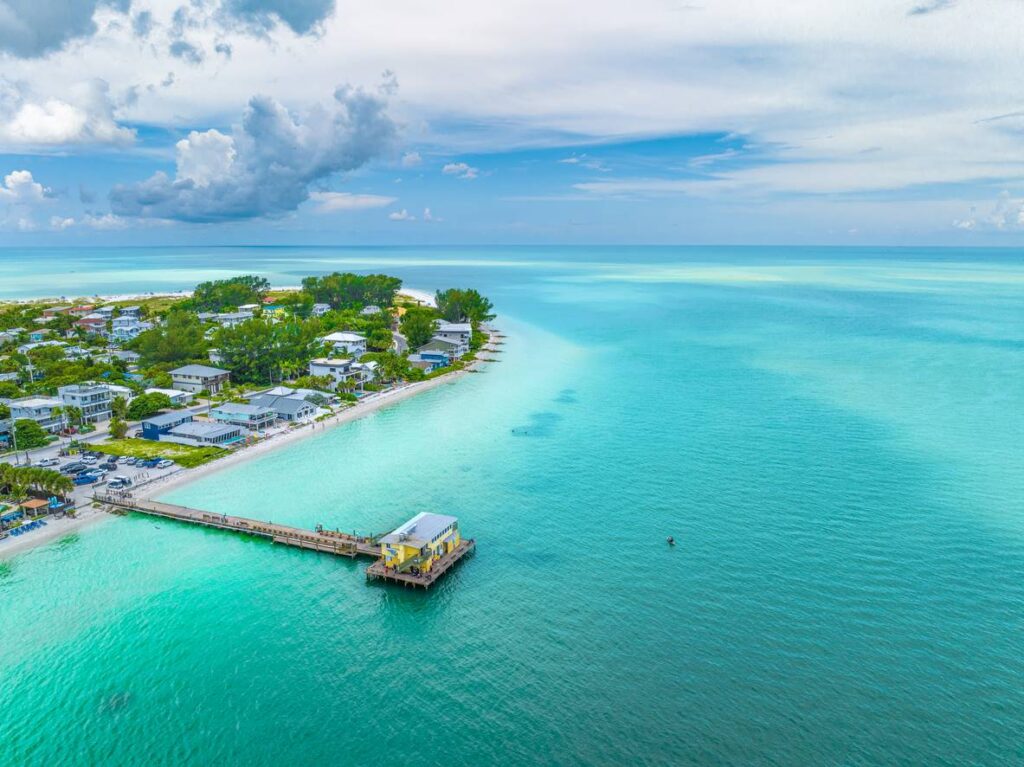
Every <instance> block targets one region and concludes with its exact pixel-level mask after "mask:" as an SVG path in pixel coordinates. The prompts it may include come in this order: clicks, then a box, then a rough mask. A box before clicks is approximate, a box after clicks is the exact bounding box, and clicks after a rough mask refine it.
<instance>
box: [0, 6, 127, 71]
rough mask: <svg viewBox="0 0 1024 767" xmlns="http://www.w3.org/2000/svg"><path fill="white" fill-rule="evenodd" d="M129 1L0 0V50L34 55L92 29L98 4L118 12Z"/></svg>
mask: <svg viewBox="0 0 1024 767" xmlns="http://www.w3.org/2000/svg"><path fill="white" fill-rule="evenodd" d="M129 4H130V0H74V2H67V0H0V52H4V53H9V54H11V55H13V56H18V57H20V58H34V57H36V56H42V55H44V54H46V53H49V52H50V51H55V50H57V49H59V48H61V47H63V46H64V44H65V43H67V42H68V41H70V40H74V39H75V38H79V37H87V36H89V35H91V34H93V33H94V32H95V31H96V24H95V22H94V21H93V15H94V14H95V13H96V10H97V9H98V8H100V7H107V8H111V9H114V10H117V11H121V12H122V13H123V12H125V11H127V10H128V6H129Z"/></svg>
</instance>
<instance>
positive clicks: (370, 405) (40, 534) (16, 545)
mask: <svg viewBox="0 0 1024 767" xmlns="http://www.w3.org/2000/svg"><path fill="white" fill-rule="evenodd" d="M424 295H426V297H427V298H428V299H431V297H430V296H429V294H424ZM496 332H497V331H496V330H495V329H494V328H491V329H490V333H491V334H492V336H493V334H494V333H496ZM494 349H495V344H494V341H493V338H489V339H488V341H487V343H486V344H484V345H483V346H482V347H481V348H480V352H478V353H483V352H493V351H494ZM487 362H488V360H486V359H483V360H481V359H475V360H473V361H472V362H471V363H470V364H469V365H467V366H466V367H465V368H464V369H462V370H456V371H453V372H451V373H446V374H445V375H443V376H440V377H438V378H431V379H429V380H427V381H417V382H415V383H411V384H406V385H405V386H401V387H398V388H397V389H391V390H389V391H386V392H379V393H374V394H371V395H370V396H368V397H366V398H365V399H364V400H362V401H360V402H357V403H356V404H355V405H353V406H351V407H349V408H346V409H345V410H343V411H341V412H340V413H337V414H335V415H333V416H332V417H330V418H328V419H326V420H324V421H320V422H313V423H310V424H305V425H303V426H299V427H297V428H295V429H293V430H291V431H288V432H285V433H284V434H279V435H277V436H274V437H269V438H267V439H265V440H263V441H262V442H259V443H257V444H255V445H252V446H250V447H245V448H241V449H239V450H237V451H235V452H233V453H230V454H229V455H226V456H224V457H223V458H218V459H217V460H214V461H211V462H210V463H206V464H203V465H202V466H196V467H195V468H192V469H185V468H182V469H180V470H179V471H176V472H174V473H173V474H169V475H166V476H164V477H160V478H159V479H154V480H151V481H150V482H147V483H146V484H144V485H139V486H138V487H137V491H136V493H135V494H136V496H137V497H139V498H144V499H151V498H153V497H154V496H156V495H160V494H163V493H167V492H170V491H171V490H173V489H175V488H178V487H182V486H184V485H187V484H189V483H190V482H194V481H195V480H197V479H200V478H201V477H205V476H208V475H210V474H214V473H216V472H218V471H222V470H224V469H229V468H231V467H233V466H237V465H239V464H240V463H242V462H244V461H249V460H252V459H254V458H256V457H258V456H261V455H265V454H266V453H268V452H270V451H272V450H277V449H278V448H283V447H285V446H287V445H291V444H294V443H295V442H298V441H299V440H302V439H307V438H309V437H312V436H315V435H319V434H323V433H325V432H326V431H328V430H329V429H334V428H337V427H339V426H343V425H345V424H347V423H350V422H352V421H356V420H358V419H360V418H365V417H366V416H368V415H371V414H372V413H376V412H377V411H378V410H382V409H383V408H386V407H390V406H391V405H397V404H399V403H401V402H404V401H405V400H407V399H410V398H412V397H415V396H416V395H417V394H422V393H423V392H427V391H432V390H433V389H437V388H438V387H440V386H450V385H453V384H455V383H457V382H458V381H459V379H461V378H462V377H463V376H465V375H467V374H468V373H470V372H471V371H475V370H477V369H479V368H480V367H482V366H483V365H486V364H487ZM105 519H111V516H110V515H109V514H107V513H106V512H104V511H101V510H100V509H96V508H93V506H92V505H91V504H87V505H85V506H81V507H79V508H78V509H76V512H75V517H74V518H68V517H63V518H61V519H53V520H47V525H46V528H45V529H43V530H40V531H35V532H33V534H32V535H29V536H27V537H24V538H19V539H17V540H12V539H10V538H7V539H5V540H4V541H2V542H0V561H2V560H4V559H9V558H11V557H14V556H16V555H18V554H22V553H24V552H26V551H29V550H31V549H34V548H37V547H41V546H45V545H46V544H49V543H53V542H54V541H56V540H59V539H60V538H63V537H64V536H65V535H69V534H71V533H74V532H77V531H79V530H82V529H83V528H85V527H88V526H91V525H93V524H95V523H97V522H100V521H102V520H105Z"/></svg>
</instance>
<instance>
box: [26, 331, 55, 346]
mask: <svg viewBox="0 0 1024 767" xmlns="http://www.w3.org/2000/svg"><path fill="white" fill-rule="evenodd" d="M49 334H50V329H49V328H40V329H39V330H33V331H30V332H29V334H28V340H29V341H30V342H32V343H39V342H40V341H42V340H43V339H44V338H46V337H47V336H48V335H49Z"/></svg>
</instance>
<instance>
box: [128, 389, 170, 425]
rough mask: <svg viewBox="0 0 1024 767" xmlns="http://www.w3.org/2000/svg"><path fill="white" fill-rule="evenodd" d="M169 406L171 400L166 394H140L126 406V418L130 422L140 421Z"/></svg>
mask: <svg viewBox="0 0 1024 767" xmlns="http://www.w3.org/2000/svg"><path fill="white" fill-rule="evenodd" d="M170 406H171V398H170V397H168V396H167V395H166V394H160V393H159V392H153V393H151V394H140V395H139V396H138V397H136V398H135V399H133V400H132V401H131V403H129V405H128V418H129V419H131V420H132V421H141V420H142V419H143V418H149V417H150V416H151V415H154V414H155V413H158V412H160V411H161V410H166V409H167V408H169V407H170Z"/></svg>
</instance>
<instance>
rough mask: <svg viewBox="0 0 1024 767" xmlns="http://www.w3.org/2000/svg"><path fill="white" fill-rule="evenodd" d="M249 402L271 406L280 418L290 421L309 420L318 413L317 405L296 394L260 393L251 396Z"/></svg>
mask: <svg viewBox="0 0 1024 767" xmlns="http://www.w3.org/2000/svg"><path fill="white" fill-rule="evenodd" d="M249 404H250V405H256V406H258V407H265V408H269V409H271V410H273V411H274V414H275V415H276V416H277V417H278V418H280V419H281V420H282V421H288V422H289V423H297V422H300V421H308V420H309V419H310V418H312V417H313V416H315V415H316V405H314V404H313V403H312V402H309V401H308V400H306V399H304V398H303V397H300V396H297V395H294V394H286V395H275V394H258V395H257V396H255V397H250V398H249Z"/></svg>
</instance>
